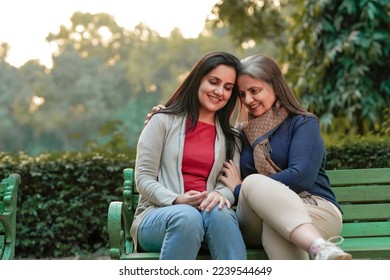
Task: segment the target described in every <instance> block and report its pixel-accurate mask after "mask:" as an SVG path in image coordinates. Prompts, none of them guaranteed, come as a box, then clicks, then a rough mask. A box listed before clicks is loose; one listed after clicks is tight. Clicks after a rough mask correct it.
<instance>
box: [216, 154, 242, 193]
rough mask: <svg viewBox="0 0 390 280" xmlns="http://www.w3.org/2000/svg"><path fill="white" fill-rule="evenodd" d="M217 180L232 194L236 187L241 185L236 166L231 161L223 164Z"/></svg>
mask: <svg viewBox="0 0 390 280" xmlns="http://www.w3.org/2000/svg"><path fill="white" fill-rule="evenodd" d="M218 180H220V181H221V182H222V183H224V184H225V186H227V187H228V188H229V189H230V190H231V191H232V192H234V189H235V188H236V186H237V185H239V184H241V178H240V175H239V173H238V169H237V166H236V165H235V164H234V162H233V161H232V160H229V161H228V162H227V161H226V162H224V164H223V167H222V169H221V175H219V177H218Z"/></svg>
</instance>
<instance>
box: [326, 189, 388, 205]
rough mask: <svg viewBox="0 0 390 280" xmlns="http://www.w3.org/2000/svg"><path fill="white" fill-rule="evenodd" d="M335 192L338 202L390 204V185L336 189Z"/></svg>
mask: <svg viewBox="0 0 390 280" xmlns="http://www.w3.org/2000/svg"><path fill="white" fill-rule="evenodd" d="M333 192H334V193H335V195H336V197H337V201H338V202H339V203H340V204H342V203H345V202H355V203H356V202H390V185H364V186H349V187H336V188H333Z"/></svg>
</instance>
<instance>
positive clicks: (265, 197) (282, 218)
mask: <svg viewBox="0 0 390 280" xmlns="http://www.w3.org/2000/svg"><path fill="white" fill-rule="evenodd" d="M312 198H313V200H314V201H315V203H313V204H310V203H308V202H307V200H305V199H302V198H301V197H300V196H299V195H298V194H297V193H295V192H294V191H292V190H291V189H289V188H288V187H287V186H286V185H284V184H282V183H280V182H278V181H276V180H273V179H271V178H269V177H267V176H264V175H260V174H254V175H250V176H248V177H247V178H245V180H244V181H243V182H242V185H241V193H240V197H239V200H238V205H237V218H238V221H239V223H240V228H241V232H242V235H243V237H244V240H245V242H246V244H247V245H248V246H249V247H258V246H263V247H264V250H265V251H266V253H267V255H268V257H269V259H270V260H288V259H291V260H302V259H303V260H307V259H309V255H308V254H307V253H306V252H305V251H304V250H301V249H299V248H298V247H296V246H295V245H294V244H293V243H291V242H290V241H289V237H290V234H291V232H292V231H293V230H294V229H296V228H297V227H298V226H300V225H302V224H305V223H312V224H313V225H314V226H315V227H316V228H317V230H318V231H319V233H320V234H321V235H322V237H323V238H324V239H325V240H326V239H328V238H330V237H332V236H337V235H339V234H340V232H341V228H342V219H341V215H340V212H339V211H338V209H337V208H336V207H335V206H333V205H332V204H331V203H330V202H328V201H326V200H325V199H323V198H321V197H318V196H313V197H312Z"/></svg>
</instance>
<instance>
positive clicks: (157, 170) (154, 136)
mask: <svg viewBox="0 0 390 280" xmlns="http://www.w3.org/2000/svg"><path fill="white" fill-rule="evenodd" d="M185 123H186V117H185V116H184V115H173V114H165V113H161V114H155V115H154V116H153V117H152V118H151V119H150V121H149V122H148V124H147V125H146V127H145V128H144V130H143V131H142V133H141V135H140V138H139V140H138V146H137V157H136V162H135V182H136V186H137V190H138V192H139V193H140V199H139V203H138V206H137V209H136V211H135V215H134V221H133V224H132V226H131V229H130V232H131V236H132V238H133V240H134V245H135V248H137V231H138V226H139V224H140V223H141V221H142V219H143V217H145V215H146V214H147V213H148V212H149V211H151V210H152V209H154V208H157V207H164V206H169V205H172V203H173V201H174V200H175V199H176V198H177V197H178V196H179V195H180V194H182V193H183V192H184V183H183V176H182V173H181V169H182V158H183V147H184V140H185ZM216 128H217V135H216V140H215V149H214V150H215V152H214V164H213V167H212V169H211V172H210V175H209V177H208V179H207V187H206V189H207V191H208V192H212V191H218V192H219V193H221V194H222V195H223V196H225V197H226V198H227V199H228V200H229V201H230V203H231V204H233V203H234V199H235V198H234V195H233V193H232V191H231V190H230V189H229V188H228V187H226V186H225V185H224V184H223V183H222V182H221V181H218V180H217V178H218V176H219V174H220V171H221V169H222V167H223V163H224V161H225V156H226V149H225V146H226V145H225V137H224V135H223V132H222V128H221V126H220V124H219V122H218V120H217V121H216ZM238 147H239V149H237V148H236V149H235V154H234V158H233V160H234V162H235V164H236V166H237V167H238V170H240V169H239V160H240V150H241V143H238Z"/></svg>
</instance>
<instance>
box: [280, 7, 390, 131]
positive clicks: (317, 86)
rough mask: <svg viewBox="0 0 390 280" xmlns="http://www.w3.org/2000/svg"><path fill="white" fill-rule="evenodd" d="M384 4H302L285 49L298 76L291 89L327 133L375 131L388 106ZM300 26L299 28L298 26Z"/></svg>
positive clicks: (389, 54)
mask: <svg viewBox="0 0 390 280" xmlns="http://www.w3.org/2000/svg"><path fill="white" fill-rule="evenodd" d="M389 8H390V2H389V1H386V0H382V1H381V0H376V1H369V0H359V1H355V0H354V1H351V0H338V1H330V0H325V1H317V2H313V1H309V0H306V1H304V3H303V5H302V6H301V7H300V9H299V10H298V13H297V15H296V17H295V21H296V22H295V24H294V26H295V29H294V30H293V29H291V34H292V36H291V40H290V44H289V45H288V47H287V54H288V58H289V60H290V61H293V63H294V64H295V65H294V68H295V69H299V70H300V71H299V73H301V75H300V78H299V80H298V83H297V84H296V86H295V87H294V88H295V90H296V91H297V92H298V93H299V95H301V97H302V101H303V103H304V104H305V105H306V106H307V107H308V108H310V110H311V111H313V112H315V113H317V114H318V115H320V116H321V119H322V121H323V123H324V124H325V125H327V126H328V127H329V128H332V130H335V129H337V127H339V126H340V121H338V120H340V119H341V120H344V121H343V123H344V126H345V127H344V129H346V131H355V132H357V133H359V134H364V133H366V132H367V131H378V130H379V126H380V124H381V123H382V122H383V121H384V119H383V110H384V109H385V108H388V107H389V105H390V78H389V72H388V69H389V65H390V37H389V25H390V18H389V16H388V15H389ZM301 22H303V23H304V24H300V23H301Z"/></svg>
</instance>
